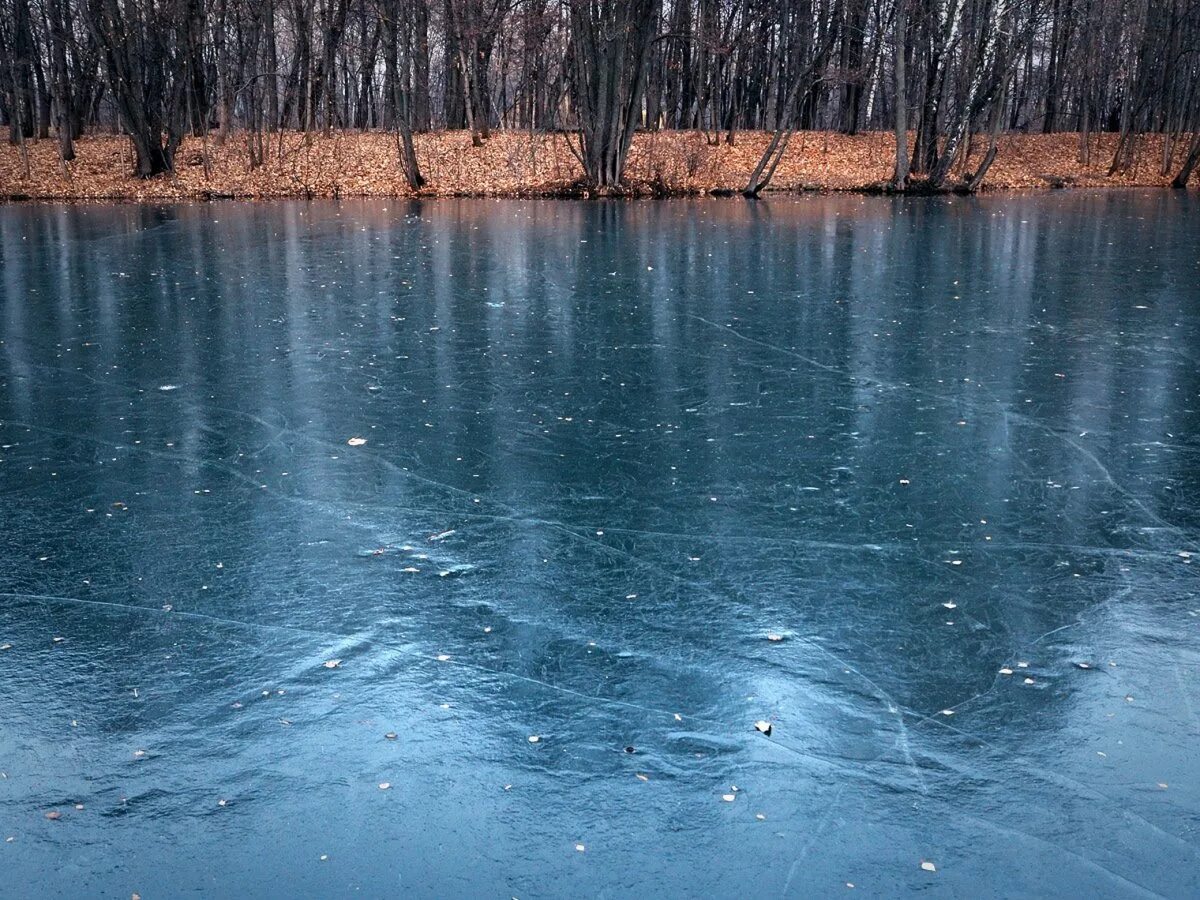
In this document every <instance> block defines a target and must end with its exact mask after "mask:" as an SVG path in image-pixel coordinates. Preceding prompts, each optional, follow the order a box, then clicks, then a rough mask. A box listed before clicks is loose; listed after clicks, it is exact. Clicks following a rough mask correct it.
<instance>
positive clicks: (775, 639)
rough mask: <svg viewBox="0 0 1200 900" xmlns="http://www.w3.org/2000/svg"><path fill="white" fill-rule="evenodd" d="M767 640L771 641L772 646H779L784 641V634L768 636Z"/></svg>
mask: <svg viewBox="0 0 1200 900" xmlns="http://www.w3.org/2000/svg"><path fill="white" fill-rule="evenodd" d="M767 640H768V641H770V642H771V643H772V644H778V643H779V642H780V641H782V640H783V635H782V634H768V635H767Z"/></svg>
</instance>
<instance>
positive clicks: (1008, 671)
mask: <svg viewBox="0 0 1200 900" xmlns="http://www.w3.org/2000/svg"><path fill="white" fill-rule="evenodd" d="M1012 672H1013V670H1012V669H1010V668H1009V667H1008V666H1005V667H1004V668H1003V669H1001V670H1000V674H1001V675H1011V674H1012Z"/></svg>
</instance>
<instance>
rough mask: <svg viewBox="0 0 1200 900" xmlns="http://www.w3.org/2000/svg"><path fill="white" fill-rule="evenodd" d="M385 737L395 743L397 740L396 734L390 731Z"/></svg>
mask: <svg viewBox="0 0 1200 900" xmlns="http://www.w3.org/2000/svg"><path fill="white" fill-rule="evenodd" d="M384 737H385V738H387V739H388V740H389V741H394V740H395V739H396V732H394V731H389V732H388V733H387V734H385V735H384Z"/></svg>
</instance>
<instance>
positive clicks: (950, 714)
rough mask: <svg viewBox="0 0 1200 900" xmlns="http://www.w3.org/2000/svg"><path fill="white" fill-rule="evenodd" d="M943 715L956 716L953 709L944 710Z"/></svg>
mask: <svg viewBox="0 0 1200 900" xmlns="http://www.w3.org/2000/svg"><path fill="white" fill-rule="evenodd" d="M942 715H943V716H952V715H954V710H952V709H943V710H942Z"/></svg>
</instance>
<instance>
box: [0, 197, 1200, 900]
mask: <svg viewBox="0 0 1200 900" xmlns="http://www.w3.org/2000/svg"><path fill="white" fill-rule="evenodd" d="M1197 234H1200V200H1198V198H1196V197H1195V196H1187V195H1183V194H1181V193H1174V194H1169V193H1166V192H1162V193H1128V194H1126V193H1108V194H1088V193H1077V194H1069V195H1063V194H1058V195H1054V196H1016V197H988V198H981V199H972V200H964V199H955V200H953V201H946V200H941V199H928V200H916V199H914V200H900V201H892V200H885V199H866V198H854V197H847V198H804V199H796V200H788V199H772V200H770V201H767V202H762V203H757V204H750V203H742V202H740V201H738V202H734V201H670V202H661V203H659V202H642V203H611V204H609V203H574V202H551V201H539V202H519V201H504V202H496V201H448V200H446V201H437V202H432V203H410V204H405V203H398V202H391V203H388V202H369V203H368V202H362V203H358V202H347V203H342V204H332V203H313V204H303V203H286V204H284V203H281V204H246V205H236V204H228V205H226V204H211V205H191V206H179V207H147V206H116V207H109V206H100V205H97V206H78V207H54V206H8V207H4V208H0V253H2V256H0V501H2V502H3V520H2V521H3V529H2V533H0V647H4V646H7V649H0V871H2V872H3V875H2V876H0V894H5V893H8V892H14V895H17V894H20V895H24V896H32V895H39V896H59V895H61V896H85V895H86V896H113V897H128V896H129V895H130V894H131V893H132V892H134V891H137V892H140V893H141V894H142V896H144V897H146V898H148V900H149V898H151V897H155V896H178V895H185V894H191V895H203V896H208V897H215V896H238V897H245V896H269V895H274V896H284V895H287V896H323V897H330V896H348V895H351V894H356V895H358V896H395V895H401V894H402V895H405V896H429V897H448V896H495V897H508V896H514V895H515V896H518V897H522V898H530V897H550V896H563V897H568V896H570V897H577V896H605V897H638V896H653V895H656V894H661V895H665V896H688V897H699V896H746V895H749V894H753V895H763V896H780V895H784V896H794V897H811V896H825V895H829V894H833V893H840V892H845V891H847V890H848V888H847V887H846V884H847V882H849V883H852V884H853V885H855V888H854V890H855V891H856V892H859V893H862V892H865V893H867V894H868V895H874V896H893V895H896V894H899V893H906V892H916V891H924V892H930V893H932V894H933V895H937V896H960V897H962V896H1008V897H1018V896H1035V895H1038V896H1051V895H1054V896H1104V897H1126V896H1130V897H1133V896H1146V895H1161V896H1167V897H1188V896H1196V894H1197V893H1200V750H1198V748H1200V717H1198V716H1200V583H1198V580H1197V576H1198V574H1200V242H1198V241H1197ZM352 438H361V439H362V441H355V442H354V443H353V444H351V443H350V440H351V439H352ZM56 639H61V640H56ZM334 660H340V663H338V664H337V665H335V666H326V665H325V663H327V662H331V661H334ZM1008 671H1011V673H1012V674H1004V673H1005V672H1008ZM756 722H766V723H769V724H770V726H771V727H770V731H771V733H770V735H769V736H768V735H765V734H763V733H762V731H761V729H756V725H755V723H756ZM389 733H393V735H394V738H395V739H388V738H387V737H385V735H387V734H389ZM533 737H537V738H538V740H537V741H533V740H532V738H533ZM630 750H632V752H630ZM385 783H386V784H389V785H390V789H388V790H380V786H381V785H382V784H385ZM735 786H736V790H735ZM725 796H730V797H732V798H733V800H732V802H726V801H724V800H723V797H725ZM76 804H80V805H82V807H83V808H82V809H76V808H75V807H76ZM53 810H56V811H58V812H59V813H60V814H61V818H59V819H58V820H57V821H51V820H48V819H46V817H45V815H46V813H47V812H49V811H53ZM9 838H11V841H10V840H8V839H9ZM577 845H578V846H579V847H583V848H584V850H583V851H582V852H581V851H580V850H579V849H578V847H577ZM922 861H926V862H932V863H934V868H935V869H936V871H929V870H928V867H927V866H926V867H922Z"/></svg>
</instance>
